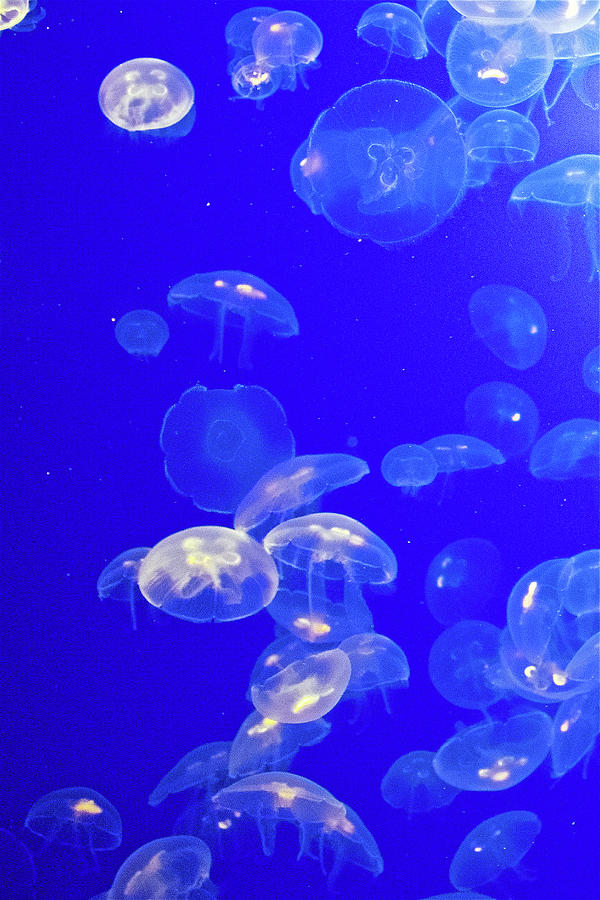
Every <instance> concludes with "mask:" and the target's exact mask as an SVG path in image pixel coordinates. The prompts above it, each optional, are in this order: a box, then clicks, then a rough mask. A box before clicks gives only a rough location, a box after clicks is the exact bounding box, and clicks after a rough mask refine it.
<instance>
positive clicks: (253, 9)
mask: <svg viewBox="0 0 600 900" xmlns="http://www.w3.org/2000/svg"><path fill="white" fill-rule="evenodd" d="M276 12H277V10H276V9H275V7H273V6H250V7H249V8H248V9H242V10H240V11H239V12H236V13H234V14H233V15H232V17H231V18H230V19H229V21H228V22H227V25H226V26H225V42H226V43H227V46H228V47H229V48H230V51H231V53H232V55H233V59H232V61H231V62H230V64H229V66H228V67H227V71H228V72H231V70H232V69H233V67H234V65H235V63H236V62H237V61H238V60H239V59H241V58H242V57H243V56H248V55H249V54H250V53H251V52H252V35H253V34H254V32H255V31H256V28H257V26H258V25H260V23H261V22H262V21H263V19H266V18H268V16H272V15H273V13H276Z"/></svg>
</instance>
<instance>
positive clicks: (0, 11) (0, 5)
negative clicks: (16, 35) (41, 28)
mask: <svg viewBox="0 0 600 900" xmlns="http://www.w3.org/2000/svg"><path fill="white" fill-rule="evenodd" d="M28 12H29V0H0V31H4V30H5V29H6V28H14V27H15V25H18V24H19V22H22V21H23V19H24V18H25V16H26V15H27V13H28Z"/></svg>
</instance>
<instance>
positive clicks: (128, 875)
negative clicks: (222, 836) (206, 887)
mask: <svg viewBox="0 0 600 900" xmlns="http://www.w3.org/2000/svg"><path fill="white" fill-rule="evenodd" d="M211 862H212V859H211V852H210V850H209V848H208V846H207V845H206V844H205V843H204V841H203V840H201V839H200V838H198V837H193V836H192V835H189V834H186V835H179V834H178V835H175V836H174V837H164V838H158V839H157V840H155V841H150V842H149V843H148V844H144V845H143V846H142V847H139V848H138V849H137V850H136V851H135V852H134V853H132V854H131V856H128V857H127V859H126V860H125V862H124V863H123V865H122V866H121V868H120V869H119V871H118V872H117V874H116V876H115V880H114V881H113V883H112V887H111V888H110V890H109V892H108V895H107V900H122V898H123V897H127V898H128V900H129V898H132V900H148V898H150V897H157V898H158V897H165V898H167V897H173V898H174V897H177V898H182V900H185V898H187V897H190V898H191V897H195V896H198V894H197V893H196V892H197V891H199V890H200V889H201V888H202V885H203V884H204V883H205V882H206V881H207V879H208V876H209V873H210V866H211Z"/></svg>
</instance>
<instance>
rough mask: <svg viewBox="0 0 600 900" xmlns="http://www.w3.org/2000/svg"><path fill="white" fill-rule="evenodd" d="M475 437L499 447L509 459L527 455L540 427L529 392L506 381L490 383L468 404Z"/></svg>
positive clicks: (473, 393)
mask: <svg viewBox="0 0 600 900" xmlns="http://www.w3.org/2000/svg"><path fill="white" fill-rule="evenodd" d="M465 423H466V426H467V428H468V429H469V431H470V433H471V434H474V435H476V436H477V437H478V438H482V439H483V440H486V441H489V443H490V444H492V445H493V446H494V447H498V449H499V450H500V452H501V453H502V455H503V456H504V457H505V459H509V458H510V457H513V456H519V455H520V454H521V453H525V452H526V451H527V450H529V448H530V447H531V445H532V444H533V442H534V441H535V438H536V435H537V433H538V429H539V425H540V417H539V413H538V410H537V406H536V405H535V403H534V402H533V400H532V399H531V397H530V396H529V394H527V393H526V392H525V391H523V390H521V388H518V387H516V385H514V384H509V383H507V382H506V381H487V382H485V383H484V384H480V385H478V387H476V388H474V390H472V391H471V393H470V394H469V395H468V396H467V399H466V400H465Z"/></svg>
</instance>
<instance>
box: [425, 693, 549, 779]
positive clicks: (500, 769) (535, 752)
mask: <svg viewBox="0 0 600 900" xmlns="http://www.w3.org/2000/svg"><path fill="white" fill-rule="evenodd" d="M551 743H552V719H551V718H550V716H548V715H546V713H544V712H541V710H534V711H533V712H526V713H520V714H517V715H513V716H511V717H510V718H509V719H507V720H506V722H484V723H483V724H481V725H470V726H469V727H467V728H463V729H462V731H459V732H458V734H455V735H454V736H453V737H451V738H450V739H449V740H448V741H446V743H445V744H442V746H441V747H440V749H439V750H438V751H437V753H436V754H435V758H434V760H433V768H434V769H435V771H436V773H437V775H438V776H439V777H440V778H441V779H442V780H443V781H447V782H448V784H451V785H453V786H454V787H455V788H459V789H460V790H463V791H504V790H506V789H507V788H510V787H513V786H514V785H515V784H519V782H520V781H523V780H524V779H525V778H527V777H528V776H529V775H531V773H532V772H534V771H535V770H536V769H537V767H538V766H540V765H541V764H542V763H543V761H544V760H545V758H546V756H547V755H548V751H549V749H550V744H551Z"/></svg>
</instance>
